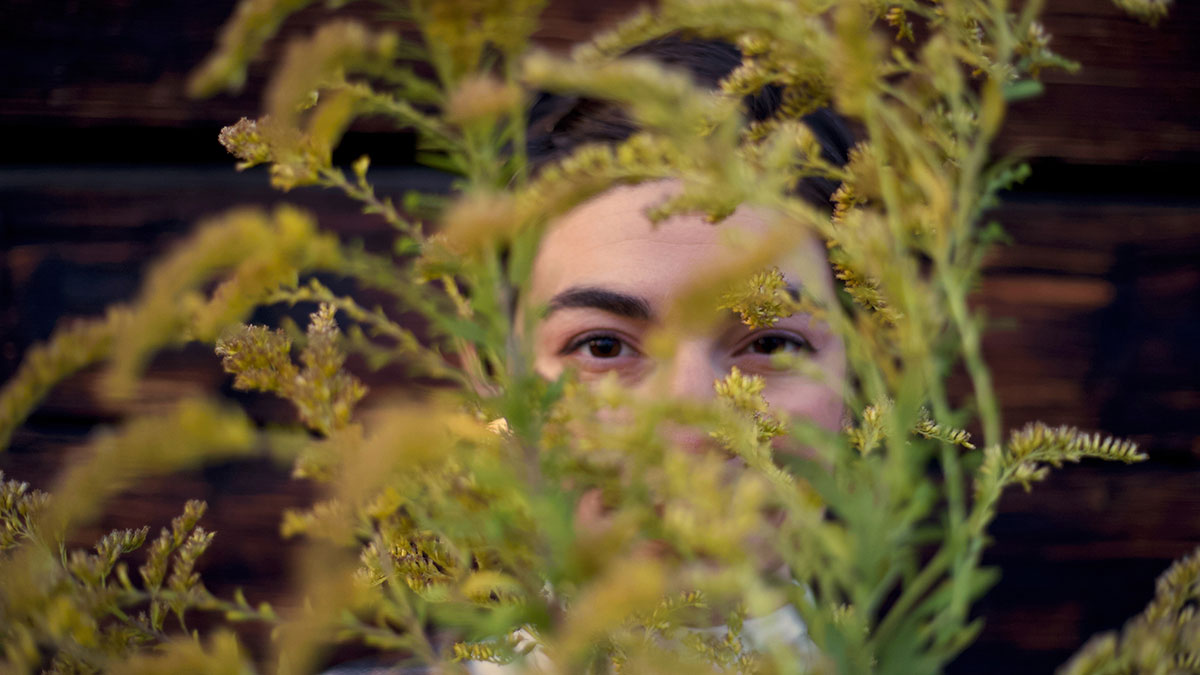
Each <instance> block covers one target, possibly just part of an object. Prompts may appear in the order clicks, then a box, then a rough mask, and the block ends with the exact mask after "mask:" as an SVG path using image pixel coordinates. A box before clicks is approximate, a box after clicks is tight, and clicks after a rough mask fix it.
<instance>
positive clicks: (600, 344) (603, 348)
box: [588, 337, 621, 359]
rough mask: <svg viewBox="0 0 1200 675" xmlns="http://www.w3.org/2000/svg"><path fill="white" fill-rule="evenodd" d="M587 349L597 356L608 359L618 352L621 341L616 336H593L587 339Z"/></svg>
mask: <svg viewBox="0 0 1200 675" xmlns="http://www.w3.org/2000/svg"><path fill="white" fill-rule="evenodd" d="M588 351H589V352H591V354H592V356H595V357H597V358H601V359H610V358H612V357H614V356H616V355H617V354H618V353H620V351H621V343H620V342H619V341H618V340H617V339H616V338H610V337H598V338H593V339H591V340H589V341H588Z"/></svg>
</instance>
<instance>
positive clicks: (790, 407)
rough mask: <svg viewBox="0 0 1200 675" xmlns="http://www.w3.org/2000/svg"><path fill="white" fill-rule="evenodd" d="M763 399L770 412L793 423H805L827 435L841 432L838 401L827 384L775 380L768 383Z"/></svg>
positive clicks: (795, 380)
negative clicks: (794, 420)
mask: <svg viewBox="0 0 1200 675" xmlns="http://www.w3.org/2000/svg"><path fill="white" fill-rule="evenodd" d="M763 395H764V397H765V398H766V399H767V403H768V404H769V405H770V407H771V408H773V409H775V410H778V411H780V412H783V413H786V414H787V415H788V416H790V417H792V418H793V419H806V420H809V421H811V422H814V423H815V424H817V425H818V426H820V427H822V428H824V429H829V430H830V431H838V430H840V429H841V428H842V415H843V413H844V406H843V404H842V397H841V395H840V394H839V393H838V392H837V390H836V389H834V388H833V387H831V386H829V385H827V384H821V383H818V382H813V381H812V380H808V379H805V378H802V377H799V376H796V377H790V376H784V377H778V378H775V379H774V381H771V382H768V384H767V386H766V387H765V389H764V391H763Z"/></svg>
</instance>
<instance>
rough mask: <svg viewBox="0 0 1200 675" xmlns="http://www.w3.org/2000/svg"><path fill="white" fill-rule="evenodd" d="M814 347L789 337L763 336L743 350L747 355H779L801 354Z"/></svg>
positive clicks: (800, 339)
mask: <svg viewBox="0 0 1200 675" xmlns="http://www.w3.org/2000/svg"><path fill="white" fill-rule="evenodd" d="M811 349H812V346H811V345H809V344H808V342H807V341H806V340H804V339H803V338H799V337H792V336H787V335H763V336H761V337H757V338H755V339H754V340H753V341H752V342H750V343H749V344H748V345H746V346H745V347H743V348H742V350H741V351H742V352H743V353H746V354H765V355H768V356H769V355H771V354H779V353H781V352H799V351H804V350H811Z"/></svg>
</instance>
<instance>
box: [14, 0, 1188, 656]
mask: <svg viewBox="0 0 1200 675" xmlns="http://www.w3.org/2000/svg"><path fill="white" fill-rule="evenodd" d="M634 5H635V3H633V2H630V1H629V0H622V1H621V2H608V3H598V2H582V1H580V0H563V1H561V2H555V3H553V5H552V7H551V9H550V10H549V12H548V15H547V21H546V24H545V26H546V27H545V29H544V31H543V34H542V39H543V40H544V41H545V42H546V43H547V44H549V45H551V46H563V45H566V44H569V43H571V42H573V41H575V40H578V39H581V38H583V37H584V36H586V35H587V34H589V33H590V32H591V31H592V30H594V29H595V27H596V26H599V25H602V24H604V23H605V22H608V21H611V20H612V19H613V18H615V17H618V16H620V15H622V14H624V13H625V12H627V11H628V10H629V9H631V8H632V7H633V6H634ZM231 7H232V2H231V0H218V1H217V2H207V3H201V2H186V1H184V0H154V1H150V0H93V1H91V2H80V1H79V0H43V1H41V2H33V1H32V0H9V1H8V2H7V3H6V4H5V5H4V7H3V8H2V9H0V60H2V62H3V63H4V64H5V70H4V71H3V72H2V73H0V134H2V136H3V139H4V143H3V145H0V256H2V257H0V260H2V265H0V378H4V377H7V376H8V374H10V373H11V372H12V370H13V369H14V368H15V367H16V364H17V363H18V360H19V358H20V354H21V353H22V352H23V351H24V349H25V348H26V347H27V346H28V345H29V344H30V343H31V342H32V341H34V340H37V339H41V338H44V337H45V336H46V335H47V334H48V333H49V331H50V330H51V328H52V327H53V325H54V323H55V321H56V320H57V319H58V318H59V317H62V316H67V315H83V314H95V313H97V312H99V311H100V310H101V309H102V308H103V306H104V305H106V304H108V303H110V302H113V301H117V300H120V299H123V298H127V297H129V296H130V295H131V294H132V293H133V292H134V290H135V289H136V288H137V284H138V283H139V280H140V277H141V274H142V272H143V271H144V267H145V264H146V261H147V260H150V259H152V258H153V257H154V256H155V255H157V254H159V253H161V252H162V251H164V250H165V249H166V248H168V247H169V246H170V245H171V244H172V243H173V242H175V241H177V240H178V239H179V238H180V237H181V236H182V235H183V234H184V233H186V232H187V231H188V230H189V228H190V227H191V226H192V224H194V223H195V222H196V221H197V220H198V219H200V218H202V217H204V216H205V215H207V214H213V213H218V212H220V211H221V210H223V209H224V208H226V207H227V206H229V205H232V204H238V203H247V202H250V203H261V204H269V203H274V202H277V201H279V200H281V199H282V198H283V197H282V196H281V195H279V194H277V193H274V192H272V191H271V190H269V189H268V188H267V187H266V180H265V177H264V176H263V175H262V174H261V173H253V172H251V173H247V174H237V173H234V172H233V171H232V167H231V162H229V160H228V158H227V157H226V156H225V155H224V154H223V152H222V151H221V149H220V148H219V146H218V145H217V144H216V142H215V139H216V133H217V130H218V129H219V128H220V127H221V126H222V125H224V124H228V123H230V122H232V121H234V120H236V119H237V118H238V117H240V116H243V115H250V116H253V115H254V114H255V113H256V111H257V94H256V93H255V92H258V91H261V86H262V83H263V81H264V79H263V78H264V75H265V72H266V68H265V67H262V66H260V67H257V68H255V69H253V70H252V72H251V77H250V81H249V84H248V87H247V93H245V94H242V95H238V96H227V97H221V98H216V99H212V100H209V101H190V100H188V99H186V98H185V97H184V95H183V92H182V85H183V82H184V79H185V75H186V73H187V72H188V70H189V69H190V68H191V67H192V66H193V65H194V64H195V63H196V62H197V61H198V60H199V59H200V57H201V56H202V55H203V54H204V53H205V52H206V50H207V49H209V48H210V46H211V40H212V35H213V33H214V31H215V29H216V27H217V26H218V25H219V24H220V22H221V21H222V20H223V18H224V17H225V16H227V15H228V13H229V11H230V10H231ZM355 7H356V6H355V5H351V6H350V9H351V11H354V9H355ZM1173 13H1174V16H1172V18H1171V19H1170V20H1168V21H1167V22H1165V23H1163V24H1162V25H1161V26H1160V27H1159V28H1157V29H1151V28H1149V27H1146V26H1142V25H1139V24H1137V23H1135V22H1133V21H1131V20H1129V19H1126V18H1124V17H1122V16H1121V15H1120V14H1119V13H1118V12H1117V11H1116V10H1114V9H1112V8H1111V6H1110V5H1108V4H1107V3H1106V2H1102V1H1101V0H1057V1H1056V0H1050V2H1049V12H1048V16H1047V20H1046V23H1047V26H1048V28H1049V30H1050V32H1051V33H1053V34H1054V35H1055V38H1054V43H1053V44H1054V45H1055V46H1056V47H1057V48H1058V49H1059V50H1060V51H1061V52H1062V53H1064V54H1065V55H1067V56H1069V57H1072V58H1075V59H1078V60H1080V61H1082V62H1083V63H1084V64H1085V66H1084V69H1083V70H1082V71H1081V72H1080V73H1079V74H1077V75H1067V74H1064V73H1051V74H1047V76H1046V78H1045V79H1046V82H1047V91H1046V94H1045V95H1044V96H1042V97H1041V98H1039V99H1036V100H1034V101H1030V102H1026V103H1022V104H1020V105H1018V106H1017V107H1016V108H1015V109H1014V110H1013V111H1012V112H1011V114H1010V119H1009V121H1008V127H1007V132H1006V134H1005V136H1004V138H1003V140H1002V146H1003V147H1004V148H1005V149H1007V150H1009V151H1015V152H1020V153H1021V154H1024V155H1025V156H1027V157H1029V158H1030V160H1031V162H1032V164H1033V166H1034V169H1035V175H1034V177H1033V178H1032V179H1031V180H1030V181H1028V182H1027V183H1026V184H1025V185H1024V186H1021V187H1020V188H1019V189H1017V190H1015V191H1014V192H1013V193H1012V194H1011V195H1009V196H1008V199H1007V203H1006V205H1005V206H1004V207H1003V208H1002V209H1000V210H999V212H998V213H997V214H996V218H997V219H998V220H999V221H1000V222H1002V223H1003V224H1004V226H1005V228H1006V229H1007V230H1008V232H1009V233H1010V234H1011V235H1012V238H1013V240H1014V243H1013V244H1012V245H1009V246H1004V247H1001V248H1000V249H999V250H998V251H997V252H996V254H995V255H994V256H993V258H992V260H991V263H990V267H989V274H988V277H987V279H986V281H985V283H984V285H983V288H982V291H981V293H980V303H981V305H982V306H983V307H985V308H986V309H987V311H988V313H989V315H990V316H991V317H992V331H991V333H990V334H989V337H988V339H987V342H986V349H987V353H988V356H989V359H990V361H991V362H992V363H993V365H994V369H995V375H996V381H997V386H998V389H999V393H1000V395H1001V398H1002V401H1004V411H1005V420H1006V424H1007V425H1008V426H1012V427H1015V426H1019V425H1020V424H1022V423H1024V422H1026V421H1029V420H1034V419H1040V420H1044V421H1046V422H1049V423H1053V424H1075V425H1079V426H1082V427H1086V428H1090V429H1093V428H1094V429H1103V430H1106V431H1108V432H1111V433H1116V434H1122V435H1127V436H1131V437H1133V438H1135V439H1137V440H1138V441H1139V442H1141V443H1142V445H1143V447H1144V448H1145V449H1146V450H1148V451H1149V452H1150V453H1151V455H1152V459H1151V461H1149V462H1148V463H1146V464H1143V465H1140V466H1137V467H1132V468H1130V467H1123V466H1107V465H1096V464H1085V465H1083V466H1078V467H1069V468H1066V469H1064V470H1062V471H1060V472H1057V473H1055V474H1054V475H1053V477H1052V478H1051V479H1050V480H1049V481H1048V482H1047V483H1045V484H1043V485H1040V486H1038V487H1037V488H1036V489H1035V490H1034V491H1033V492H1032V493H1030V494H1021V493H1014V494H1011V495H1009V496H1007V497H1006V498H1005V499H1004V502H1003V504H1002V508H1001V514H1000V517H999V519H998V520H997V522H996V524H995V526H994V527H993V529H992V534H993V536H994V538H995V545H994V546H993V547H992V549H991V550H990V551H989V553H988V555H987V560H988V562H989V563H991V564H995V565H998V566H1000V567H1001V568H1002V570H1003V571H1004V576H1003V580H1002V581H1001V582H1000V584H999V585H998V586H997V587H996V588H995V589H994V590H993V591H992V593H991V594H990V595H989V596H988V599H987V600H986V601H985V602H984V603H983V604H982V605H981V606H980V608H979V612H980V614H981V615H982V616H983V617H984V618H985V619H986V621H987V626H986V628H985V629H984V632H983V634H982V636H981V637H980V639H979V641H978V643H977V644H976V645H975V646H974V647H972V648H971V649H970V650H969V651H968V652H967V653H966V654H965V655H964V656H963V657H962V658H961V659H960V660H959V662H958V663H957V664H956V665H955V667H954V671H955V672H961V673H993V672H994V673H1000V672H1006V673H1007V672H1049V671H1051V670H1052V669H1053V667H1054V666H1055V665H1056V664H1058V663H1060V662H1061V661H1062V660H1063V659H1064V658H1065V657H1066V656H1068V655H1069V654H1070V653H1071V651H1072V650H1073V649H1074V648H1075V647H1077V646H1078V645H1080V644H1081V643H1082V642H1083V641H1084V640H1085V639H1086V638H1087V637H1088V636H1089V635H1091V634H1092V633H1094V632H1096V631H1100V630H1105V629H1111V628H1115V627H1118V626H1119V625H1120V624H1121V623H1122V622H1123V621H1124V620H1125V619H1126V618H1128V617H1129V616H1131V615H1133V614H1134V613H1136V612H1137V611H1139V610H1140V608H1141V607H1142V606H1143V605H1144V603H1145V602H1146V600H1147V599H1148V598H1149V597H1150V594H1151V592H1152V581H1153V579H1154V577H1155V576H1156V575H1157V574H1158V573H1159V572H1160V571H1161V570H1162V569H1164V568H1165V567H1166V566H1167V564H1168V563H1169V562H1170V560H1171V559H1173V558H1175V557H1177V556H1179V555H1181V554H1184V553H1186V552H1188V551H1190V550H1191V549H1192V548H1193V547H1194V546H1196V545H1197V544H1200V497H1198V496H1197V495H1198V494H1200V491H1197V490H1196V489H1195V486H1196V485H1197V480H1200V357H1198V356H1197V354H1198V353H1200V352H1198V350H1197V347H1196V345H1197V343H1200V264H1198V261H1200V216H1197V207H1198V206H1200V198H1198V196H1197V192H1196V190H1195V189H1194V188H1193V186H1192V181H1193V180H1195V179H1196V178H1197V177H1198V175H1200V174H1198V171H1197V170H1198V169H1200V124H1197V122H1198V121H1200V120H1198V119H1197V114H1196V112H1195V111H1196V110H1197V109H1198V107H1200V41H1197V40H1195V39H1193V36H1195V35H1200V6H1198V5H1197V4H1195V3H1187V2H1183V3H1180V4H1179V5H1178V6H1177V7H1175V8H1174V10H1173ZM322 16H323V10H320V9H317V10H313V11H309V12H306V13H304V14H302V15H301V16H299V17H297V18H296V20H295V21H293V22H291V24H289V28H288V30H289V31H303V30H306V29H307V28H309V27H311V26H312V25H313V24H314V23H316V22H317V21H318V20H319V19H320V18H321V17H322ZM277 47H278V45H277V44H276V45H275V46H274V47H273V49H277ZM347 143H348V145H349V146H350V147H349V148H348V149H347V150H346V151H345V152H344V157H347V158H353V157H354V156H357V154H358V153H360V152H362V151H369V152H370V153H371V154H372V156H373V164H372V166H373V167H374V168H373V173H375V174H376V176H377V178H379V179H380V182H381V185H380V188H381V191H383V192H385V193H396V192H399V191H401V190H403V189H406V188H409V187H412V186H414V185H416V184H427V185H431V184H435V183H436V181H437V180H438V179H437V178H436V177H434V176H431V175H430V174H429V173H427V172H423V171H421V170H419V169H414V168H413V167H411V166H410V155H411V149H412V148H411V139H409V138H408V137H406V136H404V135H402V134H392V133H386V132H385V130H382V129H379V128H374V127H371V126H369V125H367V126H365V127H363V128H362V129H361V130H360V131H358V132H357V133H355V134H353V135H352V136H351V137H350V138H349V139H348V141H347ZM287 199H288V200H289V201H295V202H299V203H301V204H303V205H305V206H307V207H309V208H311V209H312V210H314V211H315V212H316V213H317V214H318V216H319V217H320V219H321V221H322V223H323V224H325V225H326V226H327V227H332V228H334V229H336V230H338V231H339V232H341V233H343V234H344V235H346V236H356V237H363V238H365V239H367V240H368V241H385V240H386V236H387V234H386V231H384V230H383V229H382V228H380V227H379V225H378V224H377V223H375V222H373V221H372V220H371V219H369V218H367V217H364V216H362V215H359V214H357V213H356V212H355V209H354V208H353V207H351V206H349V205H348V204H346V203H345V202H344V201H342V200H341V199H340V198H338V197H337V196H336V195H333V194H329V193H322V192H318V191H297V192H294V193H292V194H290V195H288V196H287ZM93 377H94V374H93V373H84V374H82V375H80V376H78V377H75V378H72V379H71V380H70V381H68V382H67V383H65V384H64V385H63V387H61V388H60V389H59V390H58V391H56V392H55V393H54V394H53V395H52V396H51V398H50V399H49V400H48V401H47V402H46V404H45V405H43V406H42V407H41V409H40V410H39V411H38V413H37V414H36V415H35V416H34V417H33V418H32V419H31V420H30V421H29V423H28V424H27V425H26V426H25V427H24V428H23V429H22V430H21V432H20V433H19V434H18V435H17V437H16V438H15V439H14V442H13V446H12V448H11V449H10V450H9V452H7V453H5V454H2V455H0V469H2V470H4V471H5V472H6V473H7V474H9V475H10V476H13V477H17V478H21V479H26V480H31V481H33V482H35V483H38V484H40V485H42V486H45V485H46V483H47V482H48V481H49V477H50V476H52V475H53V472H54V471H55V470H56V469H57V467H59V466H61V465H62V463H63V462H64V461H68V460H67V457H68V456H69V452H70V450H71V448H72V447H75V446H77V445H78V444H79V443H80V442H82V441H83V440H84V439H85V438H86V437H87V434H88V433H89V432H90V431H91V430H92V428H93V427H94V426H95V425H97V424H100V423H106V422H111V421H113V420H115V419H117V418H118V417H119V416H120V415H121V414H124V413H126V412H129V411H130V410H136V411H151V410H156V409H160V408H161V407H162V406H163V405H165V404H166V403H167V402H169V401H170V400H171V399H173V398H176V397H178V396H180V395H182V394H184V393H187V392H192V391H214V390H218V389H223V390H224V391H225V392H226V393H227V394H228V393H230V392H229V391H228V386H227V383H226V381H225V378H224V376H223V375H222V374H221V373H220V370H219V368H218V367H217V365H216V362H215V359H214V358H213V357H211V355H209V354H208V353H207V352H205V351H204V350H200V349H191V348H189V349H185V350H182V351H179V352H174V353H170V354H167V355H164V356H163V357H161V358H159V359H158V360H157V361H156V362H155V365H154V367H153V369H152V370H151V373H150V377H149V380H148V385H147V387H146V388H145V390H144V393H143V395H142V396H141V398H139V399H137V400H135V401H133V402H132V403H130V404H129V405H128V409H123V410H115V409H112V408H110V407H105V406H104V405H102V404H100V403H99V402H97V401H96V399H95V398H94V397H93V396H92V394H91V390H90V387H91V382H92V379H93ZM391 377H392V374H389V373H383V374H381V375H376V376H375V377H374V378H373V384H374V385H375V388H376V390H377V391H386V390H387V389H388V384H389V379H390V378H391ZM253 404H254V410H255V411H256V413H255V414H257V415H259V416H261V417H263V418H282V419H286V418H287V416H288V414H289V412H288V411H287V409H286V408H284V407H282V406H280V405H278V404H273V403H272V402H270V401H267V400H261V399H255V400H253ZM309 496H310V495H309V494H308V492H307V489H306V487H305V486H303V485H299V484H296V483H294V482H291V481H289V480H288V479H287V477H286V472H284V471H282V470H280V469H278V468H276V467H273V466H272V465H271V464H270V463H269V462H267V461H265V460H263V461H259V462H249V463H240V464H229V465H221V466H216V467H212V468H209V469H206V470H204V471H199V472H195V473H192V474H187V475H183V476H176V477H172V478H171V479H169V480H163V481H159V482H156V483H152V484H150V485H147V486H145V487H143V488H141V489H139V490H138V492H137V493H131V494H129V495H125V496H122V497H121V498H119V499H118V500H117V501H116V503H115V504H114V505H113V508H112V509H111V512H110V514H109V515H108V516H106V518H105V520H104V521H103V522H102V523H100V524H99V525H97V529H98V528H100V527H110V526H133V525H138V524H142V523H145V522H151V523H154V524H156V525H157V524H160V523H164V522H165V521H166V519H167V518H169V516H170V514H171V513H172V512H173V511H176V510H177V509H179V508H180V506H181V504H182V501H183V500H184V499H185V498H189V497H202V498H206V499H208V500H209V501H210V503H211V505H212V510H211V513H210V516H209V517H208V519H207V520H208V522H209V524H210V525H211V526H212V527H213V528H214V529H216V530H218V531H220V532H221V536H219V537H218V543H217V544H216V545H215V547H214V550H213V551H212V553H210V554H209V556H208V558H209V559H208V560H207V563H206V565H207V567H206V575H207V577H208V578H209V579H210V583H211V585H213V586H214V587H216V588H218V589H228V588H230V587H231V586H233V585H243V586H247V587H248V592H249V594H250V595H251V598H252V599H253V598H254V596H255V593H260V594H269V593H271V592H273V591H274V590H277V589H278V587H279V580H280V579H282V578H284V577H285V576H286V565H285V559H286V546H285V547H284V548H282V549H281V548H280V545H279V544H278V541H277V537H276V536H275V533H276V528H277V523H278V514H279V512H280V510H281V509H282V508H284V507H286V506H288V505H300V504H303V503H304V502H305V500H306V499H308V498H309ZM235 544H236V545H235Z"/></svg>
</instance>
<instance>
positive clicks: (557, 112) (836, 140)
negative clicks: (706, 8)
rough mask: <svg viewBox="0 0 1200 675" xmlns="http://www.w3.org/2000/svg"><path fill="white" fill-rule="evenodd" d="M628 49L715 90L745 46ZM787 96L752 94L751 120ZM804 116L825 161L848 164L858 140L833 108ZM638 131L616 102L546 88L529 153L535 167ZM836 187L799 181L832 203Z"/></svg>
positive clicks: (809, 196) (811, 195)
mask: <svg viewBox="0 0 1200 675" xmlns="http://www.w3.org/2000/svg"><path fill="white" fill-rule="evenodd" d="M628 54H629V55H631V56H646V57H649V58H651V59H654V60H655V61H658V62H660V63H662V64H664V65H667V66H671V67H676V68H680V69H683V70H686V71H688V72H689V73H691V75H692V77H693V79H694V80H695V82H696V84H697V85H699V86H702V87H708V88H710V89H716V88H717V86H718V85H719V83H720V81H721V80H722V79H723V78H724V77H726V76H727V75H729V73H731V72H733V70H734V69H735V68H737V67H738V66H739V65H741V63H742V54H741V51H740V50H738V48H737V47H735V46H733V45H731V44H729V43H727V42H719V41H715V40H698V39H697V40H693V39H688V38H685V37H681V36H676V35H673V36H668V37H664V38H660V39H658V40H653V41H650V42H647V43H645V44H642V45H639V46H637V47H635V48H633V49H631V50H629V52H628ZM782 98H783V97H782V95H781V94H780V90H779V88H778V87H766V88H764V89H763V90H762V91H760V92H759V93H757V94H755V95H752V96H747V97H746V99H745V108H746V115H747V117H748V118H749V119H750V120H751V121H762V120H766V119H768V118H770V117H772V116H774V115H775V113H776V112H778V111H779V108H780V106H781V105H782V103H783V100H782ZM803 121H804V123H805V124H807V125H808V127H809V128H810V129H812V132H813V135H814V136H816V138H817V142H818V143H819V144H820V146H821V154H822V156H823V157H824V158H825V160H826V161H828V162H830V163H832V164H835V165H837V166H842V165H844V164H845V163H846V161H847V160H848V158H849V153H850V148H851V147H852V146H853V144H854V138H853V136H852V135H851V133H850V130H849V128H848V127H847V125H846V122H845V121H844V120H843V119H842V118H841V117H840V116H839V115H838V114H837V113H835V112H833V111H832V110H829V109H828V108H821V109H819V110H817V111H815V112H812V113H809V114H808V115H805V116H804V117H803ZM637 130H638V129H637V126H636V125H635V124H634V123H633V122H632V121H630V119H629V117H628V116H627V115H625V113H624V111H623V110H621V108H620V106H618V105H616V104H614V103H612V102H609V101H601V100H596V99H588V98H580V97H570V96H559V95H556V94H548V93H543V94H540V95H539V96H538V98H537V99H536V100H535V101H534V104H533V108H532V109H531V110H530V114H529V130H528V134H527V138H528V140H527V143H526V152H527V153H528V156H529V162H530V165H531V166H532V167H533V168H534V170H535V171H536V170H537V169H540V168H541V167H543V166H545V165H547V164H549V163H551V162H553V161H555V160H558V159H561V158H563V157H565V156H567V155H568V154H570V153H571V152H572V151H573V150H575V148H577V147H579V146H580V145H584V144H587V143H617V142H620V141H623V140H625V139H627V138H629V137H630V136H632V135H633V134H634V133H635V132H637ZM837 188H838V183H837V182H836V181H833V180H830V179H828V178H821V177H811V178H805V179H803V180H801V181H800V183H799V184H798V185H797V186H796V194H798V195H800V196H801V197H803V198H805V199H806V200H808V201H809V202H811V203H813V204H815V205H817V206H821V207H824V208H828V207H829V206H830V198H831V197H832V195H833V193H834V191H835V190H837Z"/></svg>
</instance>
